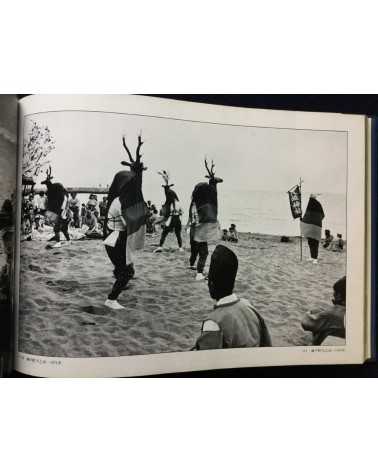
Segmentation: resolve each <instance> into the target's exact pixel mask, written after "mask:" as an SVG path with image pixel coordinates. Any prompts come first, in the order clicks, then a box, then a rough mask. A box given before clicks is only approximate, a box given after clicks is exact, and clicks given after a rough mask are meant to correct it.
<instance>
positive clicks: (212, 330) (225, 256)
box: [195, 244, 272, 350]
mask: <svg viewBox="0 0 378 472" xmlns="http://www.w3.org/2000/svg"><path fill="white" fill-rule="evenodd" d="M237 272H238V258H237V256H236V254H235V253H234V252H233V251H231V250H230V249H229V248H227V247H226V246H223V245H222V244H219V245H218V246H217V247H216V248H215V250H214V252H213V254H212V256H211V262H210V269H209V280H208V286H209V293H210V296H211V298H212V299H214V300H215V301H216V303H215V306H214V310H213V312H212V314H211V315H210V316H209V317H208V319H207V320H205V321H204V322H203V324H202V331H201V335H200V337H199V338H198V339H197V341H196V344H195V349H197V350H205V349H226V348H242V347H268V346H271V345H272V341H271V337H270V334H269V331H268V328H267V326H266V323H265V321H264V319H263V318H262V317H261V315H260V314H259V313H258V312H257V310H256V309H255V308H254V307H253V306H252V305H251V303H250V302H249V301H248V300H246V299H244V298H239V297H238V296H236V295H235V294H234V285H235V279H236V275H237Z"/></svg>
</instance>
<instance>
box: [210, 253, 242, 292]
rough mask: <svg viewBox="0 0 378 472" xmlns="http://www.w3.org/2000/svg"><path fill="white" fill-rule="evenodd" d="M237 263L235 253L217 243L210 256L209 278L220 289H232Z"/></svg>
mask: <svg viewBox="0 0 378 472" xmlns="http://www.w3.org/2000/svg"><path fill="white" fill-rule="evenodd" d="M238 265H239V263H238V258H237V256H236V254H235V253H234V252H233V251H231V249H229V248H228V247H226V246H224V245H223V244H218V245H217V247H216V248H215V249H214V252H213V254H212V256H211V262H210V268H209V279H211V280H212V281H213V282H214V283H215V284H216V286H217V287H218V289H220V290H229V289H231V290H232V289H233V288H234V283H235V278H236V274H237V272H238Z"/></svg>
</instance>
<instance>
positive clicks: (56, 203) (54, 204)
mask: <svg viewBox="0 0 378 472" xmlns="http://www.w3.org/2000/svg"><path fill="white" fill-rule="evenodd" d="M53 178H54V177H53V176H52V175H51V166H49V169H48V170H47V171H46V179H45V180H44V181H43V182H41V183H42V184H43V185H46V187H47V204H46V218H47V219H48V220H49V221H50V222H51V223H53V224H54V236H53V237H52V238H51V239H50V241H56V244H55V245H54V247H60V245H61V242H60V232H62V233H63V234H64V237H65V238H66V240H67V241H70V235H69V233H68V225H69V222H70V210H69V208H68V193H67V191H66V189H65V188H64V187H63V185H62V184H60V183H55V184H53V183H52V182H51V181H52V179H53Z"/></svg>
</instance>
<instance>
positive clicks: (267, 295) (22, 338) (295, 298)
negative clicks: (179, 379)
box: [19, 233, 346, 357]
mask: <svg viewBox="0 0 378 472" xmlns="http://www.w3.org/2000/svg"><path fill="white" fill-rule="evenodd" d="M157 244H158V237H156V236H155V237H154V238H151V237H149V238H147V239H146V246H145V249H144V250H143V251H141V252H139V253H138V255H137V257H136V260H135V268H136V278H135V279H133V280H132V281H131V282H130V285H129V287H130V288H129V289H128V290H126V291H124V292H123V293H122V294H121V296H120V299H119V301H120V302H121V303H122V304H123V305H124V306H125V310H119V311H111V310H109V309H108V308H106V307H104V306H103V302H104V300H105V299H106V297H107V294H108V292H109V290H110V288H111V285H112V282H113V279H112V265H111V263H110V261H109V260H108V258H107V257H106V254H105V250H104V246H103V244H102V241H101V240H77V241H73V242H72V243H71V244H67V245H63V247H62V248H59V249H51V250H47V249H45V247H46V242H45V241H35V240H34V241H24V242H22V247H21V278H20V279H21V300H20V328H19V350H20V351H21V352H25V353H29V354H35V355H42V356H58V357H107V356H126V355H137V354H152V353H162V352H179V351H187V350H190V349H191V348H192V347H193V345H194V343H195V340H196V338H197V337H198V335H199V333H200V329H201V323H202V320H204V319H206V318H207V314H208V313H209V312H210V311H211V310H212V306H213V301H212V300H211V299H210V297H209V294H208V289H207V283H206V282H196V281H195V280H194V276H195V272H193V271H191V270H189V269H187V265H188V258H189V244H188V240H187V237H186V239H185V243H184V244H185V246H186V249H185V253H179V252H178V251H177V245H176V241H175V240H174V238H173V235H169V237H168V239H167V241H166V245H165V250H164V252H163V253H161V254H153V250H154V249H155V248H156V246H157ZM225 244H229V245H230V247H231V248H232V250H234V252H235V253H236V254H237V256H238V258H239V272H238V276H237V282H236V289H235V293H237V294H238V295H239V296H241V297H245V298H247V299H248V300H250V302H251V303H252V304H253V305H254V306H255V308H257V310H258V311H259V312H260V314H261V315H262V316H263V317H264V319H265V320H266V323H267V325H268V328H269V330H270V333H271V335H272V341H273V345H274V346H293V345H309V344H311V336H310V335H309V334H308V333H306V332H304V331H303V330H302V328H301V324H300V323H301V319H302V318H303V315H304V314H305V312H306V311H307V310H308V309H311V308H315V307H321V306H324V307H326V306H328V305H329V304H330V303H331V299H332V285H333V283H334V282H335V281H336V280H337V279H338V278H339V277H341V276H343V275H345V261H346V253H343V254H337V253H332V252H328V251H325V250H324V249H321V251H320V263H319V265H313V264H311V263H308V262H305V259H306V258H307V257H308V254H307V252H308V249H307V244H306V243H304V260H303V262H300V261H299V240H298V239H292V240H291V242H290V243H281V242H280V237H278V236H266V235H258V234H250V233H245V234H241V235H240V241H239V243H238V244H231V243H225ZM213 248H214V246H210V248H209V249H210V252H211V251H212V250H213ZM208 263H209V260H208Z"/></svg>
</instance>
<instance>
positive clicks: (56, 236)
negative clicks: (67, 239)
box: [50, 218, 60, 243]
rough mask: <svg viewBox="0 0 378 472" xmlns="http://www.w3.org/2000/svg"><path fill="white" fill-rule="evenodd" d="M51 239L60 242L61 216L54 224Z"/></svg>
mask: <svg viewBox="0 0 378 472" xmlns="http://www.w3.org/2000/svg"><path fill="white" fill-rule="evenodd" d="M50 241H56V242H57V243H59V242H60V220H59V218H58V219H57V220H56V223H55V224H54V236H53V237H52V238H51V239H50Z"/></svg>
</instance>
